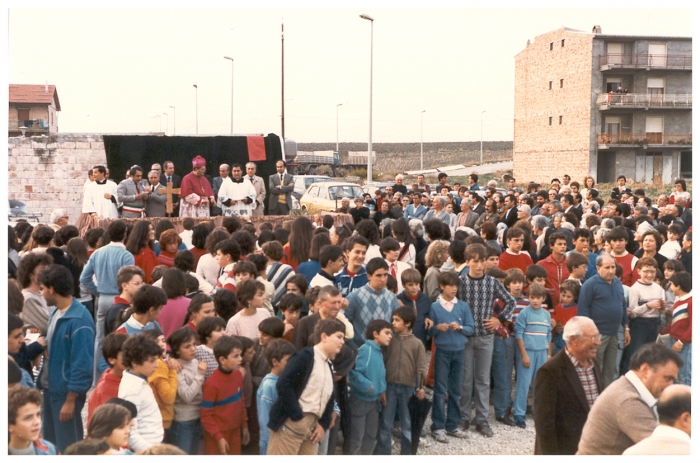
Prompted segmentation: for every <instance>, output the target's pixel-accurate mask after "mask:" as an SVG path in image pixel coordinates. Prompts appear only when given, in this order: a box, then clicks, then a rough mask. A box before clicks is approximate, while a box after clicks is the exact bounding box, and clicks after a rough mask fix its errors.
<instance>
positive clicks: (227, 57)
mask: <svg viewBox="0 0 700 463" xmlns="http://www.w3.org/2000/svg"><path fill="white" fill-rule="evenodd" d="M224 59H228V60H231V135H233V58H231V57H230V56H224Z"/></svg>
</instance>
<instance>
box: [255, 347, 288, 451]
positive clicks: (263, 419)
mask: <svg viewBox="0 0 700 463" xmlns="http://www.w3.org/2000/svg"><path fill="white" fill-rule="evenodd" d="M294 352H295V349H294V346H293V345H292V343H291V342H289V341H285V340H284V339H273V340H272V341H270V344H268V345H267V347H266V349H265V356H266V357H267V361H268V363H269V364H270V365H271V369H270V372H269V373H268V374H267V375H265V377H264V378H263V379H262V381H261V382H260V387H258V392H257V394H256V403H257V411H258V425H260V455H267V444H268V442H269V441H270V430H269V429H268V427H267V422H268V421H269V420H270V409H271V408H272V404H274V403H275V401H276V400H277V397H278V395H277V380H278V379H279V375H280V373H282V371H284V367H285V366H287V360H289V357H291V356H292V354H294Z"/></svg>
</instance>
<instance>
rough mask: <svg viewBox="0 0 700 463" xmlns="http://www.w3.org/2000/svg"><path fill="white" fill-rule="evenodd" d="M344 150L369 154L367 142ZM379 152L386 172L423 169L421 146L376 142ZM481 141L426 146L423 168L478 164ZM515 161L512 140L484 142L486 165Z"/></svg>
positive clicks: (302, 146)
mask: <svg viewBox="0 0 700 463" xmlns="http://www.w3.org/2000/svg"><path fill="white" fill-rule="evenodd" d="M297 149H298V150H299V151H328V150H335V143H297ZM340 150H341V151H344V150H348V151H366V150H367V143H341V144H340ZM372 150H373V151H374V152H376V153H377V166H376V167H377V169H379V170H380V171H382V172H387V173H392V172H403V171H407V170H416V169H420V143H372ZM479 153H480V142H478V141H477V142H436V143H423V167H424V168H426V169H427V168H431V167H439V166H447V165H452V164H466V165H470V164H478V163H479ZM512 159H513V142H512V141H489V142H486V141H485V142H484V162H493V161H508V160H512Z"/></svg>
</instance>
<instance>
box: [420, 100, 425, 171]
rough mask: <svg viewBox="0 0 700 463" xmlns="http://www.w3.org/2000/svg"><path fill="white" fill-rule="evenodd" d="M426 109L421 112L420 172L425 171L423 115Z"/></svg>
mask: <svg viewBox="0 0 700 463" xmlns="http://www.w3.org/2000/svg"><path fill="white" fill-rule="evenodd" d="M424 112H425V109H424V110H423V111H421V112H420V170H423V113H424Z"/></svg>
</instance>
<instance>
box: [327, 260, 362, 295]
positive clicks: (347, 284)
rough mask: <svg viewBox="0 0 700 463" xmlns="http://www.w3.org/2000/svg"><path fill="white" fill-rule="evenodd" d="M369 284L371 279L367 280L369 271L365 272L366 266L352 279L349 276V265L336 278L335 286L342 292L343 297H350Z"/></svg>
mask: <svg viewBox="0 0 700 463" xmlns="http://www.w3.org/2000/svg"><path fill="white" fill-rule="evenodd" d="M368 282H369V278H367V270H365V266H364V265H363V266H362V268H361V269H360V270H358V272H357V273H356V274H355V276H352V277H351V276H350V275H349V274H348V266H347V265H346V266H345V267H344V268H343V270H342V271H341V272H340V273H339V274H337V275H336V276H335V286H336V287H337V288H338V289H339V290H340V294H342V296H343V297H348V294H350V293H351V292H353V291H355V290H356V289H359V288H361V287H363V286H365V285H366V284H367V283H368Z"/></svg>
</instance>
